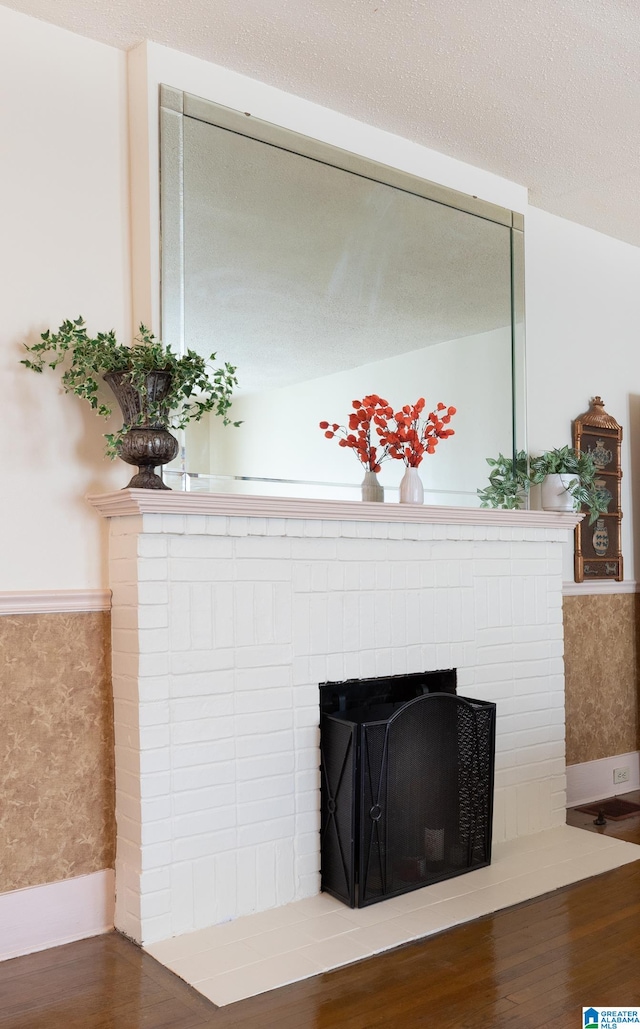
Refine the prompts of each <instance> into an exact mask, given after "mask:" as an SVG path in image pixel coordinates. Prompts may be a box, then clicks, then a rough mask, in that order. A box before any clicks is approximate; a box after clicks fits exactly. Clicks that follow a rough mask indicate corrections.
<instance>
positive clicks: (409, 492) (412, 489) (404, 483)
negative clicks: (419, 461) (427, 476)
mask: <svg viewBox="0 0 640 1029" xmlns="http://www.w3.org/2000/svg"><path fill="white" fill-rule="evenodd" d="M400 503H401V504H424V486H423V485H422V479H421V478H420V475H419V474H418V469H417V468H407V470H406V472H405V473H404V475H403V476H402V479H401V480H400Z"/></svg>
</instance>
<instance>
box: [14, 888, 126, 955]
mask: <svg viewBox="0 0 640 1029" xmlns="http://www.w3.org/2000/svg"><path fill="white" fill-rule="evenodd" d="M114 899H115V879H114V874H113V869H111V868H106V869H104V871H102V872H93V873H92V874H91V875H80V876H78V877H77V878H75V879H64V880H63V881H62V882H57V883H47V884H45V885H44V886H31V887H29V888H28V889H26V890H13V891H12V892H11V893H0V926H2V932H0V961H5V960H6V959H7V958H15V957H19V956H20V955H21V954H32V953H34V951H37V950H46V949H47V948H48V947H58V946H60V944H63V943H72V942H73V941H74V940H84V939H86V938H87V937H88V936H99V935H100V934H101V933H106V932H109V930H110V929H113V913H114Z"/></svg>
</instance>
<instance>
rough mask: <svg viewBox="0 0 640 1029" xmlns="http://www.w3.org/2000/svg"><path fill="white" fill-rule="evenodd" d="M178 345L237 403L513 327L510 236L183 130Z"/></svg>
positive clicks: (286, 159) (276, 153)
mask: <svg viewBox="0 0 640 1029" xmlns="http://www.w3.org/2000/svg"><path fill="white" fill-rule="evenodd" d="M184 132H185V135H184V196H185V202H184V239H185V275H184V283H185V312H186V319H185V329H186V339H185V342H186V344H187V346H190V347H192V348H193V349H196V350H198V351H200V352H201V353H203V354H205V355H208V354H209V353H210V352H211V350H215V351H216V352H217V354H218V359H219V360H229V361H231V362H232V363H233V364H235V365H236V366H237V367H238V375H239V380H240V389H241V391H243V392H252V391H257V390H264V389H270V388H273V387H279V386H285V385H290V384H293V383H296V382H302V381H306V380H310V379H315V378H318V377H320V376H324V375H328V374H331V373H333V372H337V371H343V370H346V369H349V368H355V367H358V366H359V365H363V364H369V363H372V362H375V361H378V360H381V359H383V358H388V357H393V356H395V355H398V354H403V353H408V352H411V351H417V350H421V349H423V348H424V347H427V346H431V345H434V344H438V343H442V342H445V341H448V340H455V339H461V338H463V337H468V336H471V335H473V334H477V333H482V332H487V331H489V330H492V329H497V328H501V327H504V326H507V325H509V323H510V302H511V301H510V269H509V230H508V229H507V228H506V227H505V226H503V225H499V224H495V223H492V222H488V221H486V220H484V219H482V218H478V217H474V216H472V215H469V214H467V213H465V212H463V211H459V210H455V209H453V208H449V207H446V206H444V205H442V204H438V203H435V202H434V201H430V200H426V199H424V198H423V197H421V196H414V195H412V194H410V193H407V192H403V191H401V190H398V189H395V188H394V187H392V186H388V185H386V184H383V183H380V182H374V181H371V180H368V179H365V178H362V177H361V176H358V175H354V174H352V173H349V172H346V171H344V170H342V169H340V168H335V167H332V166H330V165H326V164H323V163H321V162H318V161H314V160H312V159H310V158H307V157H303V156H301V155H298V154H292V153H290V152H288V151H283V150H280V149H279V148H277V147H274V146H270V145H266V144H264V143H261V142H258V141H256V140H254V139H251V138H248V137H246V136H242V135H239V134H237V133H234V132H230V131H227V130H225V129H221V128H218V127H215V126H212V125H209V124H206V123H204V122H200V121H197V120H195V119H192V118H185V120H184Z"/></svg>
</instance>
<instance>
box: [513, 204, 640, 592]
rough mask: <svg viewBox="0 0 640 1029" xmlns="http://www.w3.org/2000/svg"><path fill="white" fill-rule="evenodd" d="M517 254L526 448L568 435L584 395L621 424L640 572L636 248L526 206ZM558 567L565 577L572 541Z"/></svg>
mask: <svg viewBox="0 0 640 1029" xmlns="http://www.w3.org/2000/svg"><path fill="white" fill-rule="evenodd" d="M525 259H526V305H527V395H528V396H527V406H528V423H529V448H530V450H531V451H532V452H536V451H540V450H547V449H550V448H551V447H561V446H564V444H565V443H570V442H571V421H572V419H573V418H577V417H578V416H579V415H580V414H582V413H583V412H585V411H586V410H588V407H589V400H590V398H591V397H593V396H595V395H596V394H599V395H600V396H601V397H602V399H603V401H604V403H605V407H606V410H607V411H608V412H609V414H611V415H613V416H614V418H616V419H617V420H618V421H619V422H620V424H621V425H622V427H623V430H624V436H623V443H622V462H623V475H624V477H623V480H622V510H623V515H624V517H623V519H622V547H623V555H624V571H625V578H626V579H634V578H636V577H637V576H638V575H640V569H637V570H636V571H635V572H634V539H635V538H636V537H637V532H638V525H637V521H638V518H640V494H639V492H638V490H639V488H640V356H639V354H640V350H639V343H638V340H639V338H640V337H639V334H640V249H638V248H637V247H633V246H630V245H629V244H628V243H622V242H621V241H620V240H616V239H611V238H610V237H609V236H604V235H603V234H602V233H600V232H595V231H594V230H593V229H586V228H584V227H583V226H581V225H576V224H574V223H573V222H568V221H565V220H564V219H563V218H558V217H556V216H555V215H553V214H547V213H546V212H545V211H540V210H538V209H537V208H535V207H531V208H529V210H528V212H527V214H526V215H525ZM634 484H635V485H634ZM634 501H635V503H634ZM634 509H635V510H634ZM564 577H565V580H571V579H573V566H572V561H571V548H567V550H566V552H565V572H564Z"/></svg>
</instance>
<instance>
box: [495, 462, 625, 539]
mask: <svg viewBox="0 0 640 1029" xmlns="http://www.w3.org/2000/svg"><path fill="white" fill-rule="evenodd" d="M487 464H488V465H489V467H490V469H491V471H490V472H489V485H488V486H485V488H484V489H479V490H478V491H477V494H478V497H479V498H480V506H481V507H501V508H507V509H512V510H513V509H517V508H520V507H522V505H523V503H524V499H525V497H526V495H527V493H528V492H529V489H530V487H531V486H532V485H537V484H539V483H541V482H543V480H544V479H546V477H547V475H570V476H571V479H570V480H569V482H568V484H567V487H566V489H567V492H568V493H569V494H570V496H571V497H572V498H573V502H574V506H575V508H576V510H579V509H580V508H586V510H587V512H588V513H589V525H593V523H594V522H595V521H596V519H597V518H599V517H600V515H602V514H604V513H605V512H606V511H607V509H608V507H609V503H610V501H611V493H610V492H609V490H608V489H605V488H604V487H602V486H599V485H597V479H598V470H597V468H596V466H595V462H594V460H593V458H592V457H591V455H590V454H582V453H578V451H577V450H574V448H573V447H569V446H566V447H559V448H556V449H554V450H547V451H546V452H545V453H544V454H540V455H539V456H538V457H532V458H531V459H530V460H529V459H528V458H527V455H526V453H525V451H524V450H519V451H518V452H517V454H516V463H515V468H514V462H513V458H512V457H505V456H504V455H503V454H499V455H498V457H497V458H493V457H488V458H487Z"/></svg>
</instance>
